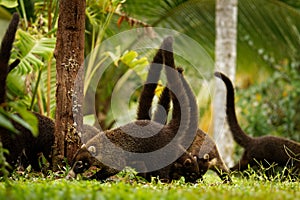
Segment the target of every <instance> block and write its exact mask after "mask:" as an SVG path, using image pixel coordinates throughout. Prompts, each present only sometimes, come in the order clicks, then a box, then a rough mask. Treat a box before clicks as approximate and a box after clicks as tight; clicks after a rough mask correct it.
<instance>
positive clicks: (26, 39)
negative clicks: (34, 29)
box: [12, 30, 55, 74]
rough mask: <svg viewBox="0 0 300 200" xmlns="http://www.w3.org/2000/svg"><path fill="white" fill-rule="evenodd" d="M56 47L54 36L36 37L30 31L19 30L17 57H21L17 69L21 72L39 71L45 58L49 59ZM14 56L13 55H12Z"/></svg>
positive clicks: (16, 47)
mask: <svg viewBox="0 0 300 200" xmlns="http://www.w3.org/2000/svg"><path fill="white" fill-rule="evenodd" d="M54 48H55V39H54V38H45V37H42V38H40V39H37V38H34V37H33V36H31V35H30V34H29V33H27V32H25V31H23V30H18V32H17V35H16V42H15V49H16V51H15V54H17V55H16V56H15V57H16V58H19V59H20V61H21V62H20V64H19V65H18V67H17V68H16V70H17V71H18V72H19V73H21V74H27V73H29V72H32V71H37V70H38V69H40V68H41V67H43V66H44V65H45V64H44V60H48V59H49V58H50V57H51V56H52V55H53V51H54ZM12 57H13V56H12Z"/></svg>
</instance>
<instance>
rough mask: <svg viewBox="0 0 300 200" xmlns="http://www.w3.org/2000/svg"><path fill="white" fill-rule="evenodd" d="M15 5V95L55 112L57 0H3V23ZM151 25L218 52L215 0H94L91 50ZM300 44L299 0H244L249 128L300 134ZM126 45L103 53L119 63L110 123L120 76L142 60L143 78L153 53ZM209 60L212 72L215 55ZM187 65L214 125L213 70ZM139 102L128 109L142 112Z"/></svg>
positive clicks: (113, 75) (90, 1)
mask: <svg viewBox="0 0 300 200" xmlns="http://www.w3.org/2000/svg"><path fill="white" fill-rule="evenodd" d="M13 12H18V13H19V14H20V15H21V17H22V20H21V23H20V28H19V30H18V32H17V36H16V41H15V48H14V50H13V55H12V59H15V58H19V59H20V60H21V63H20V65H19V66H18V67H17V68H16V69H14V70H13V71H12V72H11V73H10V74H9V77H8V79H7V82H8V83H7V85H8V101H9V102H15V103H16V104H17V105H18V106H20V107H26V108H28V109H31V110H34V111H36V112H39V113H42V114H45V115H48V116H50V117H52V118H53V117H54V112H55V90H56V80H55V76H56V75H55V73H56V71H55V59H54V58H53V50H54V47H55V36H56V29H57V19H58V0H49V1H45V0H11V1H4V0H0V26H1V27H7V25H8V23H9V20H10V17H11V13H13ZM148 26H153V27H163V28H170V29H173V30H176V31H178V32H180V33H182V34H185V35H187V36H189V37H190V38H192V39H194V40H195V41H197V43H198V44H199V45H200V46H201V47H202V48H203V49H204V51H205V52H206V54H205V56H207V57H208V58H203V57H201V56H203V55H201V56H195V57H194V58H192V59H194V60H198V59H210V60H214V46H215V1H213V0H152V1H149V0H87V8H86V46H85V54H86V55H88V54H89V53H90V52H91V51H92V50H93V49H94V48H95V47H96V46H97V45H99V44H101V42H103V41H104V40H105V39H107V38H110V37H112V36H114V35H116V34H118V33H120V32H122V31H126V30H131V29H133V28H143V27H148ZM4 31H5V28H2V29H1V30H0V38H2V36H3V33H4ZM299 49H300V0H239V2H238V42H237V77H236V82H235V86H236V88H237V99H236V102H237V112H238V115H239V118H240V121H241V125H242V127H243V128H244V129H245V130H246V132H247V133H249V134H251V135H263V134H273V135H281V136H285V137H289V138H292V139H295V140H297V141H300V125H299V124H300V123H299V120H300V119H299V118H300V116H299V112H300V107H299V103H300V95H299V94H300V89H299V88H300V80H299V78H300V75H299V70H300V52H299ZM127 50H128V51H124V52H117V51H116V52H108V54H106V55H103V59H104V60H111V63H112V64H111V67H110V68H109V69H108V70H106V71H105V76H103V77H105V78H104V79H101V81H102V83H101V82H100V83H99V85H98V87H97V94H96V111H97V115H98V116H97V117H98V119H99V120H100V122H101V127H102V128H104V129H107V128H110V127H112V126H114V124H115V122H116V121H118V120H120V119H119V118H121V116H122V111H121V110H120V114H119V115H117V116H116V115H114V116H113V115H112V113H110V110H111V107H110V106H111V94H112V91H113V89H114V86H115V85H116V83H117V81H118V80H119V79H120V77H122V75H123V74H124V73H125V72H126V71H127V70H128V69H132V68H134V67H136V65H139V66H140V67H138V68H136V69H138V70H139V71H137V74H139V75H140V76H141V79H143V80H144V78H145V76H144V75H145V73H146V70H145V67H146V66H147V64H148V62H150V61H151V58H152V57H151V56H149V54H146V53H145V54H138V53H134V52H131V51H130V50H131V49H127ZM145 56H146V57H145ZM133 61H139V62H133ZM90 62H92V61H90ZM179 64H180V63H179ZM208 65H210V66H207V68H208V69H210V70H211V71H210V72H211V73H210V74H212V72H213V71H214V65H213V62H212V63H210V64H208ZM89 66H92V64H91V65H87V69H86V71H87V72H86V73H87V74H86V77H88V76H90V75H92V73H93V72H92V71H93V70H92V69H89ZM116 67H117V68H118V70H116ZM184 67H185V66H184ZM185 73H186V77H187V79H188V80H189V81H190V82H191V83H195V84H192V87H193V89H194V91H195V92H196V96H197V100H198V102H199V109H200V110H199V111H200V114H201V115H200V116H201V119H200V127H201V128H202V129H204V130H205V131H208V132H209V131H210V126H211V111H210V110H211V107H210V102H211V96H210V92H208V90H207V88H210V89H212V88H213V79H212V76H210V75H208V76H206V77H203V76H200V75H194V73H193V72H192V71H189V68H188V67H185ZM103 83H105V84H103ZM203 85H206V87H204V86H203ZM207 85H208V87H207ZM138 96H139V91H137V92H136V93H134V94H133V97H132V102H131V103H130V104H133V105H136V102H137V98H138ZM135 108H136V107H135V106H132V107H131V108H128V109H132V112H135ZM130 120H132V119H130Z"/></svg>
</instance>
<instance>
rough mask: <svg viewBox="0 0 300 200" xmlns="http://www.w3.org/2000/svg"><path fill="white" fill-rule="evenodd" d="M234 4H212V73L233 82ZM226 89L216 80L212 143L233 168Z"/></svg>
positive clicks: (235, 0)
mask: <svg viewBox="0 0 300 200" xmlns="http://www.w3.org/2000/svg"><path fill="white" fill-rule="evenodd" d="M237 4H238V0H217V1H216V45H215V48H216V49H215V71H222V72H224V73H225V74H227V75H228V76H229V78H230V79H231V80H232V81H234V77H235V69H236V37H237V12H238V8H237ZM225 97H226V88H225V86H224V83H222V81H221V80H220V79H217V80H216V89H215V96H214V102H213V116H214V119H213V120H214V139H215V141H216V143H217V146H218V148H219V151H220V154H221V156H222V158H223V159H224V161H225V163H226V164H227V165H228V166H229V167H231V166H233V150H234V149H233V144H234V143H233V137H232V135H231V133H230V130H229V127H228V125H227V121H226V114H225V102H226V98H225Z"/></svg>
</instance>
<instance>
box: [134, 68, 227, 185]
mask: <svg viewBox="0 0 300 200" xmlns="http://www.w3.org/2000/svg"><path fill="white" fill-rule="evenodd" d="M177 69H178V70H179V72H180V73H182V72H183V70H182V69H181V68H177ZM150 70H151V69H150ZM181 79H182V80H181V81H182V83H183V86H184V87H185V89H186V91H189V92H188V94H193V92H192V91H191V90H190V87H188V83H187V82H186V80H185V79H184V78H183V76H181ZM152 90H153V91H151V89H148V90H147V91H145V90H143V91H142V94H141V96H143V95H144V93H148V95H147V97H148V98H149V99H146V98H144V99H145V101H140V102H139V108H138V109H139V110H144V111H145V112H146V111H147V110H148V109H150V107H151V103H152V98H153V97H154V90H155V88H154V89H152ZM149 94H153V95H149ZM147 101H148V102H147ZM149 102H150V103H149ZM169 103H170V95H169V90H168V88H167V87H166V88H165V89H164V90H163V92H162V94H161V96H160V98H159V102H158V105H160V107H158V110H156V112H155V113H154V116H153V120H154V121H158V122H165V121H166V119H165V117H166V116H165V113H168V111H169ZM141 107H142V108H141ZM162 109H165V111H162ZM191 112H198V110H195V109H194V110H191ZM162 114H163V115H162ZM139 118H141V117H139ZM195 163H196V166H197V167H195ZM208 169H211V170H213V171H215V172H216V173H217V174H218V175H219V177H220V178H221V179H222V180H223V181H225V182H230V181H231V179H230V177H229V173H230V171H229V169H228V167H227V166H226V164H225V163H224V161H223V159H222V158H221V156H220V154H219V151H218V149H217V146H216V144H215V142H214V141H213V140H212V139H211V138H210V137H209V135H207V134H206V133H204V132H203V131H202V130H201V129H198V130H197V134H196V137H195V139H194V141H193V143H192V144H191V146H190V147H189V148H188V150H187V152H186V154H185V155H184V156H181V157H180V159H178V160H177V161H176V162H175V163H174V165H173V166H172V170H171V171H170V173H171V175H170V176H173V177H180V176H183V177H185V180H186V181H187V182H195V181H196V180H197V179H202V177H203V175H204V174H205V173H206V172H207V170H208ZM197 171H198V172H197ZM192 174H193V176H191V175H192Z"/></svg>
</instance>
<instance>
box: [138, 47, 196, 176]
mask: <svg viewBox="0 0 300 200" xmlns="http://www.w3.org/2000/svg"><path fill="white" fill-rule="evenodd" d="M163 65H165V66H168V67H171V68H172V69H175V68H176V67H175V62H174V55H173V49H169V50H164V49H159V50H158V52H157V54H156V55H155V56H154V59H153V61H152V63H151V64H150V67H149V72H148V75H147V79H146V82H145V83H144V86H143V90H142V92H141V95H140V98H139V102H138V105H139V106H138V109H137V119H138V120H145V119H147V120H150V119H151V118H152V117H151V107H152V100H153V98H154V95H155V89H156V87H157V83H158V80H159V78H160V73H161V70H162V66H163ZM177 70H178V72H179V73H180V74H181V75H180V77H181V82H182V83H183V86H184V89H185V92H186V95H187V96H188V97H189V104H190V108H191V110H194V108H195V106H197V103H196V100H195V97H194V95H193V92H192V91H191V90H190V87H189V86H188V84H187V82H186V81H185V79H184V78H183V77H182V71H181V69H177ZM170 93H171V91H170V90H169V88H168V86H166V87H165V88H164V90H163V92H162V94H161V96H163V97H164V98H160V99H159V106H161V107H158V108H157V109H156V112H155V116H154V117H153V121H155V122H158V123H160V124H166V122H167V121H166V119H167V115H168V112H169V109H170V101H171V95H172V94H171V95H170ZM174 101H176V102H174ZM173 104H175V105H176V104H178V105H179V104H180V102H178V101H177V99H174V100H173ZM179 109H180V107H174V109H173V115H172V118H173V119H174V118H178V119H179V120H180V117H181V116H180V110H179ZM191 110H190V112H192V111H191ZM192 115H194V116H197V117H198V113H197V112H193V114H192ZM191 123H194V124H190V125H189V126H192V127H197V121H195V120H191ZM169 137H170V136H169ZM175 163H176V164H175ZM174 164H175V165H174ZM179 165H180V166H184V168H185V170H180V169H179V167H178V166H179ZM175 168H177V169H178V170H175V171H176V172H173V171H174V169H175ZM182 168H183V167H182ZM166 174H167V175H166ZM138 175H140V174H138ZM146 176H147V178H146V179H147V180H150V179H151V177H158V178H159V179H160V180H162V179H165V177H169V180H166V179H165V180H164V181H166V182H170V181H171V180H173V179H174V180H176V179H179V178H180V177H182V176H183V177H185V180H186V182H195V181H196V180H197V179H198V177H199V168H198V164H197V161H196V159H195V157H193V156H192V155H191V154H190V153H189V152H187V151H186V149H183V154H182V155H181V156H180V157H179V158H178V159H177V160H176V161H175V162H174V163H172V164H170V165H168V166H167V167H164V168H162V169H159V170H157V171H153V172H149V173H146Z"/></svg>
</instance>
